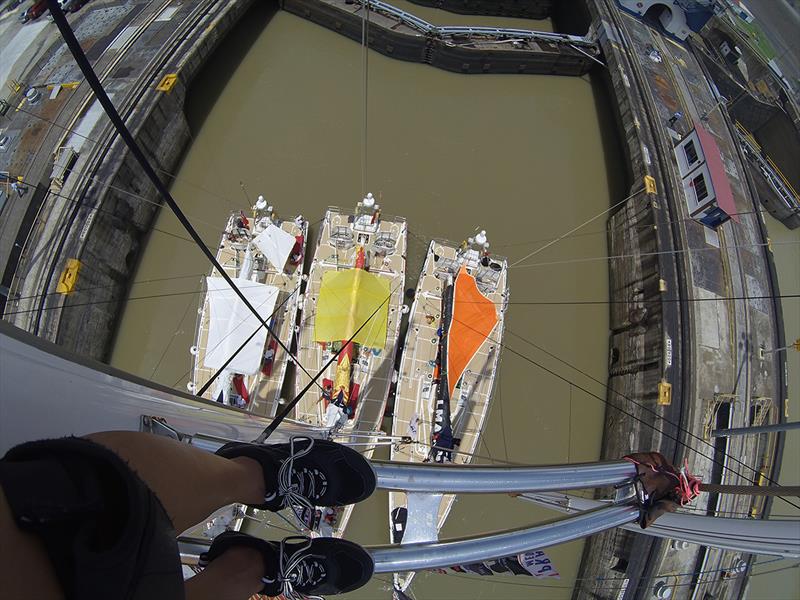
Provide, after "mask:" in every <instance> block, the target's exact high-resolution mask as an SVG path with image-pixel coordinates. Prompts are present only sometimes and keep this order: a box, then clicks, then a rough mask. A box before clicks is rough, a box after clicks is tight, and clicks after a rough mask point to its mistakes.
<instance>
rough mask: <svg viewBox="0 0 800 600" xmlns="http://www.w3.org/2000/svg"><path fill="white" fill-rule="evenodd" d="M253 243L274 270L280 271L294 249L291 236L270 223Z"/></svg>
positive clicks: (293, 241) (293, 240)
mask: <svg viewBox="0 0 800 600" xmlns="http://www.w3.org/2000/svg"><path fill="white" fill-rule="evenodd" d="M253 243H254V244H255V245H256V246H258V249H259V250H261V252H262V254H264V256H265V257H266V258H267V260H268V261H269V262H270V263H272V265H273V266H274V267H275V268H276V269H278V270H279V271H282V270H283V267H284V265H286V261H287V259H288V258H289V253H290V252H291V251H292V248H294V244H295V239H294V236H293V235H292V234H290V233H287V232H286V231H284V230H283V229H281V228H280V227H276V226H275V225H273V224H272V223H270V224H269V225H267V228H266V229H265V230H264V231H262V232H261V233H259V234H258V235H257V236H256V237H255V239H254V240H253Z"/></svg>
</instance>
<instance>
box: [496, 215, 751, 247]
mask: <svg viewBox="0 0 800 600" xmlns="http://www.w3.org/2000/svg"><path fill="white" fill-rule="evenodd" d="M766 212H767V211H766V210H765V209H759V210H744V211H740V212H735V213H729V214H730V216H732V217H733V216H737V217H738V216H742V215H760V214H763V213H766ZM688 222H695V223H696V222H697V221H696V220H695V219H693V218H692V217H685V218H682V219H672V220H669V221H664V225H674V224H675V223H688ZM622 229H623V227H622V225H618V226H616V227H610V231H611V232H615V231H618V230H622ZM629 229H630V230H640V229H653V224H652V223H647V224H644V223H643V224H637V225H628V226H627V227H626V228H625V230H629ZM608 233H609V229H599V230H596V231H586V232H584V233H575V234H573V235H570V236H567V237H568V238H569V239H574V238H579V237H587V236H590V235H608ZM555 239H556V238H540V239H538V240H528V241H525V242H508V243H506V244H492V248H494V249H495V250H497V249H498V248H514V247H517V246H529V245H531V244H541V243H542V242H550V241H553V240H555ZM565 239H566V238H565Z"/></svg>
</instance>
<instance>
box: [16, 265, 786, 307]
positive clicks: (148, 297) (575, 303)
mask: <svg viewBox="0 0 800 600" xmlns="http://www.w3.org/2000/svg"><path fill="white" fill-rule="evenodd" d="M202 275H203V274H201V275H192V276H191V277H200V276H202ZM187 277H189V276H187ZM165 279H172V278H165ZM175 279H177V277H176V278H175ZM147 281H158V280H156V279H152V280H145V281H142V282H139V283H146V282H147ZM104 287H111V286H97V288H98V289H100V288H104ZM250 287H252V286H242V288H241V289H249V288H250ZM91 289H95V288H83V290H76V291H85V290H91ZM200 293H203V292H202V290H200V291H198V290H191V291H185V292H172V293H164V294H151V295H146V296H132V297H129V298H125V299H123V300H124V301H125V302H128V301H135V300H152V299H154V298H168V297H173V296H186V295H189V294H200ZM53 295H59V296H61V295H63V294H59V293H58V292H47V293H42V294H32V295H30V296H22V297H20V300H22V299H27V298H39V297H43V296H53ZM795 298H800V294H774V295H770V296H721V297H719V298H693V299H691V300H687V302H721V301H724V300H771V299H784V300H786V299H795ZM120 301H121V300H119V299H116V300H93V301H90V302H78V303H75V304H65V305H64V306H46V307H44V308H42V311H47V310H57V309H64V308H79V307H81V306H93V305H95V304H109V303H112V302H120ZM465 302H470V301H465ZM639 302H640V303H655V302H677V300H666V299H663V300H662V299H657V300H641V301H639ZM626 303H628V301H627V300H612V301H608V300H561V301H542V302H539V301H535V302H508V303H507V304H508V305H509V306H517V305H524V306H590V305H599V306H605V305H609V304H626ZM494 304H502V303H501V302H495V303H494ZM37 310H38V308H33V309H25V310H17V311H13V312H7V313H5V316H12V315H24V314H28V313H31V312H36V311H37Z"/></svg>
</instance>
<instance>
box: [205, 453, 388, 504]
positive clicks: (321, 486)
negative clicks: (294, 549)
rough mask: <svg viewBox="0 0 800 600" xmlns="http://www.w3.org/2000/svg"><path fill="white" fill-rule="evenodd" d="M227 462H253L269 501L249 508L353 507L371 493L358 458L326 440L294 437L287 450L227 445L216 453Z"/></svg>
mask: <svg viewBox="0 0 800 600" xmlns="http://www.w3.org/2000/svg"><path fill="white" fill-rule="evenodd" d="M216 453H217V454H218V455H219V456H224V457H225V458H236V457H239V456H245V457H247V458H252V459H254V460H257V461H258V462H259V463H260V464H261V468H262V470H263V471H264V483H265V485H266V489H267V496H266V497H265V498H264V503H263V504H252V505H250V506H252V507H253V508H260V509H266V510H271V511H278V510H281V509H282V508H285V507H289V506H290V507H292V509H293V510H294V511H295V514H299V512H300V511H299V510H298V509H302V508H303V507H304V508H308V509H310V510H311V511H313V509H314V507H315V506H345V505H347V504H355V503H356V502H360V501H361V500H364V499H365V498H368V497H369V496H370V494H372V492H373V491H374V490H375V483H376V481H375V471H373V470H372V467H371V466H370V464H369V462H367V460H366V459H365V458H364V457H363V456H361V455H360V454H359V453H358V452H356V451H355V450H353V449H352V448H348V447H347V446H342V445H341V444H337V443H336V442H331V441H329V440H314V439H312V438H309V437H293V438H292V439H291V441H290V442H289V443H288V444H271V445H259V444H247V443H240V442H231V443H229V444H225V445H224V446H223V447H222V448H220V449H219V450H217V452H216Z"/></svg>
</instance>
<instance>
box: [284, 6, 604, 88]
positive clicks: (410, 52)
mask: <svg viewBox="0 0 800 600" xmlns="http://www.w3.org/2000/svg"><path fill="white" fill-rule="evenodd" d="M281 7H282V8H283V9H284V10H287V11H289V12H291V13H293V14H296V15H298V16H300V17H303V18H305V19H308V20H309V21H312V22H314V23H317V24H318V25H322V26H323V27H327V28H328V29H332V30H333V31H336V32H338V33H341V34H342V35H345V36H347V37H349V38H350V39H352V40H355V41H358V42H360V41H361V30H362V17H361V16H360V13H356V12H353V10H352V9H353V5H348V4H346V3H345V2H333V1H325V0H282V2H281ZM396 25H397V23H396V22H395V21H394V20H390V19H388V18H386V17H383V16H382V15H379V14H371V15H370V26H369V46H370V48H371V49H373V50H375V51H377V52H380V53H381V54H385V55H386V56H391V57H392V58H397V59H400V60H406V61H411V62H421V63H426V64H430V65H432V66H434V67H439V68H440V69H445V70H447V71H455V72H457V73H502V74H508V73H528V74H545V75H583V74H585V73H587V72H588V71H589V70H590V69H592V68H593V67H594V66H595V65H596V63H595V62H594V61H592V60H591V59H590V58H588V57H587V56H585V55H584V54H581V53H580V52H577V51H576V50H573V49H572V48H570V47H569V46H567V45H565V44H556V43H548V42H541V43H537V44H535V45H536V46H537V47H538V49H502V48H496V47H492V48H488V47H485V48H480V47H478V48H476V47H467V46H465V45H458V43H457V42H456V43H444V42H443V41H442V40H439V39H436V38H430V37H426V36H424V35H422V34H421V33H415V32H413V30H410V29H409V28H405V27H404V28H403V30H398V29H396V28H395V26H396ZM470 46H472V44H470ZM506 47H508V46H506Z"/></svg>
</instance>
